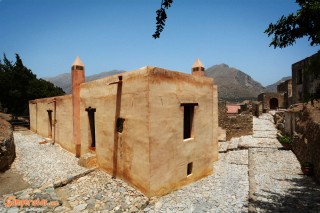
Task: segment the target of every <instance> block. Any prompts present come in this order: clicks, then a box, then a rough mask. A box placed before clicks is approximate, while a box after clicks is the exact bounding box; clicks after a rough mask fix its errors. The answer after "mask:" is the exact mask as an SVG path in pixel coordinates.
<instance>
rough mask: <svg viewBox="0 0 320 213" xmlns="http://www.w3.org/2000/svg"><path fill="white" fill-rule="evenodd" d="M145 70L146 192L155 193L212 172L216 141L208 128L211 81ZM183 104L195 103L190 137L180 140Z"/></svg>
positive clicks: (211, 123)
mask: <svg viewBox="0 0 320 213" xmlns="http://www.w3.org/2000/svg"><path fill="white" fill-rule="evenodd" d="M149 69H150V72H149V75H150V76H149V91H150V94H149V113H150V114H149V115H150V118H149V134H150V136H149V137H150V163H151V165H150V174H151V178H150V179H151V183H150V187H151V188H150V193H149V194H148V195H149V196H158V195H163V194H166V193H168V192H170V191H172V190H174V189H177V188H179V187H181V186H183V185H185V184H187V183H190V182H193V181H195V180H197V179H200V178H201V177H204V176H207V175H209V174H211V173H212V171H213V159H214V154H213V153H214V152H216V151H215V150H214V149H215V148H216V146H215V145H214V141H217V140H213V131H212V130H213V122H212V118H213V82H212V79H209V78H205V77H200V76H192V75H188V74H183V73H178V72H167V71H166V70H163V69H160V68H152V67H150V68H149ZM183 103H198V106H195V112H194V121H193V122H194V125H193V133H194V138H193V139H188V140H184V139H183V113H184V112H183V106H181V104H183ZM215 113H217V112H215ZM216 123H217V124H218V121H217V120H216ZM217 124H216V126H217ZM191 162H192V163H193V169H192V174H191V175H189V176H188V177H187V165H188V163H191Z"/></svg>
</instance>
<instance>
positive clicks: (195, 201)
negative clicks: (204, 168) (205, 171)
mask: <svg viewBox="0 0 320 213" xmlns="http://www.w3.org/2000/svg"><path fill="white" fill-rule="evenodd" d="M272 120H273V119H272V115H270V114H263V115H262V116H261V117H260V118H255V117H254V120H253V122H254V124H253V128H254V133H253V135H252V136H244V137H240V138H233V139H232V140H231V141H228V142H221V143H220V144H219V151H220V153H219V161H217V162H216V163H215V164H214V173H213V174H212V175H210V176H208V177H206V178H203V179H201V180H200V181H197V182H195V183H193V184H190V185H187V186H185V187H183V188H182V189H180V190H177V191H174V192H172V193H170V194H168V195H165V196H163V197H160V198H151V199H148V198H147V197H145V196H144V195H143V194H141V193H140V192H138V191H137V190H135V189H134V188H132V187H130V186H129V185H128V184H126V183H125V182H123V181H121V180H118V179H116V180H115V179H112V178H111V176H109V175H108V174H106V173H104V172H101V171H99V170H93V171H92V170H87V169H84V168H82V167H79V166H78V165H77V159H76V158H75V157H74V156H73V155H72V154H71V153H68V152H66V151H64V150H63V149H62V148H60V146H58V145H54V146H52V145H51V144H39V143H38V142H40V141H43V139H42V138H40V137H38V136H36V135H35V134H26V135H25V134H22V133H20V132H15V133H14V136H15V142H16V146H17V156H18V157H17V159H16V160H15V162H14V164H13V165H12V168H11V169H13V170H14V171H15V172H19V173H21V174H22V175H23V177H24V179H25V181H27V182H28V183H29V184H30V185H31V186H32V188H28V189H25V190H23V191H20V192H15V193H13V194H11V196H15V197H16V199H21V200H22V199H29V200H36V199H40V200H41V199H46V200H48V202H49V203H50V202H52V203H51V205H45V206H36V207H28V206H24V207H23V208H19V207H17V206H16V207H15V206H11V207H10V208H9V207H5V205H6V204H7V205H8V204H9V203H8V202H6V201H5V200H3V199H4V198H6V197H7V195H5V196H3V199H0V212H320V186H319V185H316V184H315V183H314V182H313V180H312V179H311V178H310V177H307V176H304V175H302V173H301V171H300V165H299V162H298V161H297V159H296V157H295V155H294V154H293V153H292V152H291V151H286V150H283V149H282V146H281V144H280V143H279V142H278V141H277V139H276V132H277V131H276V129H275V128H274V125H273V122H272ZM0 190H1V189H0Z"/></svg>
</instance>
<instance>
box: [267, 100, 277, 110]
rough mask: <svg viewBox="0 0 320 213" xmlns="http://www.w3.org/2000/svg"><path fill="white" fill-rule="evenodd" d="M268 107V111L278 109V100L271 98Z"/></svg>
mask: <svg viewBox="0 0 320 213" xmlns="http://www.w3.org/2000/svg"><path fill="white" fill-rule="evenodd" d="M269 106H270V109H277V108H278V107H279V103H278V99H276V98H271V99H270V103H269Z"/></svg>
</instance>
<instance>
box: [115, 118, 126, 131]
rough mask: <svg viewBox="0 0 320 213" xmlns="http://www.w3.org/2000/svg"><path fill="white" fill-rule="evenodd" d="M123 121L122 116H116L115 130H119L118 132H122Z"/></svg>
mask: <svg viewBox="0 0 320 213" xmlns="http://www.w3.org/2000/svg"><path fill="white" fill-rule="evenodd" d="M124 121H125V119H124V118H118V119H117V125H116V128H117V132H120V133H122V132H123V123H124Z"/></svg>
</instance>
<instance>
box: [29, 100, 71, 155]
mask: <svg viewBox="0 0 320 213" xmlns="http://www.w3.org/2000/svg"><path fill="white" fill-rule="evenodd" d="M55 103H56V107H54V104H55ZM55 109H56V112H55V111H54V110H55ZM47 110H52V132H51V138H52V139H55V142H56V143H58V144H60V145H61V146H62V147H63V148H65V149H66V150H68V151H70V152H72V153H75V145H74V144H73V140H72V139H73V134H72V99H71V95H66V96H57V97H51V98H42V99H36V100H33V101H30V102H29V112H30V129H31V130H32V131H33V132H36V133H37V134H39V135H41V136H43V137H46V138H47V137H49V116H48V111H47ZM55 116H56V117H55ZM54 119H56V122H54ZM54 123H56V124H55V125H54Z"/></svg>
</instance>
